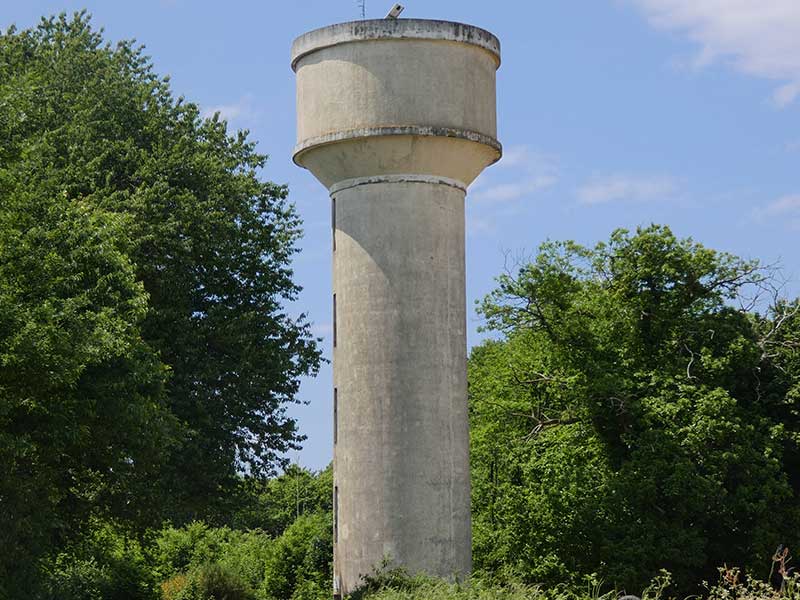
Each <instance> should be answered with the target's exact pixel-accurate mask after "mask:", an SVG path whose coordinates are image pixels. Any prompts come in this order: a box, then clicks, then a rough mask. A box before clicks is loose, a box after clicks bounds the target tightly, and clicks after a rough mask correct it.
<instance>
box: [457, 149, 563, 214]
mask: <svg viewBox="0 0 800 600" xmlns="http://www.w3.org/2000/svg"><path fill="white" fill-rule="evenodd" d="M497 175H500V177H497ZM496 179H505V181H502V180H501V181H496V182H495V180H496ZM509 180H510V181H509ZM556 182H558V169H557V167H556V161H555V159H554V158H553V157H551V156H548V155H546V154H542V153H539V152H534V151H532V150H531V149H530V148H528V147H527V146H510V147H509V148H507V149H505V150H504V151H503V158H502V159H501V160H500V162H499V163H498V164H497V169H496V170H492V171H489V173H488V174H485V175H482V176H481V177H480V178H479V179H478V181H476V182H475V184H474V185H473V186H472V191H471V193H470V197H471V198H473V199H475V200H478V201H486V202H509V201H512V200H517V199H519V198H523V197H525V196H528V195H530V194H533V193H535V192H538V191H540V190H543V189H546V188H549V187H552V186H553V185H555V184H556Z"/></svg>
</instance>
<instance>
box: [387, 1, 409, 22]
mask: <svg viewBox="0 0 800 600" xmlns="http://www.w3.org/2000/svg"><path fill="white" fill-rule="evenodd" d="M404 8H405V6H403V5H402V4H395V5H394V6H393V7H392V8H391V9H390V10H389V14H388V15H386V18H387V19H396V18H397V17H399V16H400V13H401V12H403V9H404Z"/></svg>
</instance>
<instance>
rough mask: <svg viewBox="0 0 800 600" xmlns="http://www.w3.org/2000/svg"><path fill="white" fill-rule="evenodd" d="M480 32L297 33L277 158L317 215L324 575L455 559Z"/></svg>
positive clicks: (445, 27)
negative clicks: (324, 430) (321, 219)
mask: <svg viewBox="0 0 800 600" xmlns="http://www.w3.org/2000/svg"><path fill="white" fill-rule="evenodd" d="M499 64H500V45H499V42H498V40H497V38H495V37H494V36H493V35H492V34H490V33H488V32H487V31H484V30H482V29H479V28H477V27H472V26H469V25H463V24H461V23H452V22H447V21H429V20H418V19H396V20H394V19H385V20H373V21H355V22H352V23H342V24H338V25H332V26H330V27H325V28H322V29H318V30H315V31H312V32H309V33H306V34H305V35H302V36H300V37H299V38H297V39H296V40H295V42H294V45H293V47H292V68H293V69H294V70H295V72H296V73H297V138H298V143H297V147H296V149H295V154H294V160H295V162H296V163H297V164H298V165H300V166H302V167H305V168H307V169H309V170H310V171H311V172H312V173H313V174H314V175H315V176H316V177H317V178H318V179H319V180H320V181H321V182H322V183H323V184H324V185H325V186H326V187H327V188H328V189H329V192H330V195H331V199H332V211H331V214H332V228H333V297H332V306H333V345H334V350H333V372H334V389H333V401H334V592H335V593H336V594H347V593H350V592H352V591H353V590H354V589H356V588H357V587H358V585H359V584H360V582H361V577H362V576H363V575H366V574H368V573H371V572H374V570H375V568H376V567H378V566H379V565H380V564H381V563H382V562H383V561H385V560H386V561H388V563H389V564H391V565H396V566H402V567H405V568H406V569H408V570H409V571H410V572H412V573H413V572H427V573H430V574H433V575H439V576H443V577H452V576H463V575H466V574H467V573H469V571H470V568H471V537H472V536H471V529H470V482H469V426H468V420H467V383H466V305H465V275H464V270H465V268H464V196H465V193H466V189H467V186H468V185H469V184H470V183H471V182H472V181H473V180H474V179H475V177H477V176H478V174H479V173H480V172H481V171H482V170H483V169H484V168H485V167H487V166H488V165H490V164H492V163H493V162H495V161H497V160H498V159H499V158H500V153H501V149H500V144H499V143H498V142H497V140H496V112H495V72H496V70H497V68H498V66H499Z"/></svg>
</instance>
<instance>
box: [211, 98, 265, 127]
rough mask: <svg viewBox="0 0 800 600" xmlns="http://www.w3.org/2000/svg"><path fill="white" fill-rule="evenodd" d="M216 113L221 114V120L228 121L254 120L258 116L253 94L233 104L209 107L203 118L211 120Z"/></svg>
mask: <svg viewBox="0 0 800 600" xmlns="http://www.w3.org/2000/svg"><path fill="white" fill-rule="evenodd" d="M215 113H219V116H220V119H225V120H226V121H236V120H246V119H252V118H254V117H256V116H257V115H258V111H257V110H256V109H255V103H254V98H253V95H252V94H245V95H244V96H242V97H241V98H239V100H237V101H236V102H233V103H232V104H220V105H218V106H209V107H208V108H207V109H206V110H204V111H203V118H204V119H210V118H211V117H213V116H214V114H215Z"/></svg>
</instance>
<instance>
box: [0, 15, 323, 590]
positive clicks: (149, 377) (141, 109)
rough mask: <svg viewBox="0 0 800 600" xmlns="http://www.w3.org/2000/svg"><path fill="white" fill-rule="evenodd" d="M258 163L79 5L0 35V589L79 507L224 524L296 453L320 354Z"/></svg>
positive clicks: (292, 217)
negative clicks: (299, 412) (306, 392)
mask: <svg viewBox="0 0 800 600" xmlns="http://www.w3.org/2000/svg"><path fill="white" fill-rule="evenodd" d="M265 161H266V157H265V156H264V155H261V154H259V153H257V152H256V150H255V144H254V143H253V142H251V141H248V138H247V133H246V132H239V133H238V134H235V135H231V134H229V133H228V131H227V126H226V123H225V122H224V121H220V120H219V119H218V118H217V117H216V116H215V117H214V118H212V119H204V118H202V117H201V115H200V112H199V109H198V107H197V106H196V105H194V104H192V103H189V102H186V101H184V100H183V98H174V97H173V96H172V93H171V91H170V88H169V84H168V81H167V80H166V79H161V78H159V77H158V76H157V75H156V74H155V73H154V71H153V69H152V66H151V63H150V61H149V59H148V58H147V57H146V56H145V55H144V54H143V53H142V49H141V48H138V47H136V46H135V45H134V44H133V43H131V42H122V43H119V44H117V45H116V46H111V45H109V44H106V43H104V41H103V39H102V35H101V33H100V32H98V31H95V30H93V29H92V27H91V24H90V22H89V18H88V17H87V16H85V14H76V15H75V16H74V17H71V18H68V17H66V16H63V15H62V16H60V17H57V18H51V19H44V20H42V22H41V23H40V24H39V26H38V27H36V28H34V29H31V30H27V31H21V32H20V31H16V30H14V29H13V28H12V29H10V30H9V31H8V32H6V33H5V34H2V35H0V538H1V539H0V544H2V546H3V552H2V558H0V581H1V582H3V583H5V582H7V581H9V578H8V577H7V574H8V573H9V572H12V571H13V572H15V573H19V572H20V571H19V569H21V568H23V567H24V566H25V565H32V564H33V563H34V562H35V561H34V560H33V559H34V558H35V557H36V556H38V555H39V554H40V553H41V551H44V550H57V549H58V548H59V547H60V545H61V544H62V542H63V541H64V540H66V539H68V538H69V537H70V535H71V534H72V533H74V532H75V531H76V530H77V528H78V527H79V526H80V524H81V523H83V522H85V519H86V517H87V514H88V512H90V511H91V510H94V511H96V512H98V513H107V514H108V515H109V516H111V517H118V518H122V519H126V520H128V521H129V522H134V521H135V522H136V523H138V524H140V525H142V524H145V523H158V522H159V519H160V517H162V516H168V517H170V518H172V519H174V520H175V521H177V522H187V521H189V520H191V519H192V518H197V517H203V518H209V519H216V520H223V516H224V514H227V513H229V512H230V511H231V510H232V508H231V506H232V503H234V501H235V499H236V498H237V496H236V495H235V494H233V492H234V491H236V490H238V489H240V488H241V485H242V484H241V482H242V477H241V476H240V474H241V473H242V472H246V473H248V476H250V477H262V476H265V475H270V474H272V473H274V472H275V469H276V467H278V466H283V465H285V464H286V459H285V458H283V457H284V455H285V452H286V451H287V450H290V449H293V448H297V447H298V444H299V442H300V441H301V440H302V436H301V435H300V434H299V432H298V430H297V426H296V423H295V421H294V420H293V419H291V418H290V417H288V416H287V414H286V412H285V410H286V406H287V404H288V403H291V402H294V401H296V392H297V390H298V385H299V380H300V377H301V376H303V375H307V374H314V373H315V372H316V370H317V367H318V364H319V360H320V355H319V351H318V349H317V346H316V342H315V340H314V339H313V338H312V336H311V334H310V329H309V326H308V323H307V321H306V318H305V316H304V315H300V316H299V317H293V316H291V315H290V314H289V312H288V311H287V304H288V303H289V302H291V301H293V300H294V299H295V298H296V295H297V292H298V290H299V288H298V287H297V286H296V285H295V284H294V283H293V281H292V270H291V268H290V260H291V257H292V255H293V254H294V253H295V252H296V242H297V240H298V238H299V236H300V235H301V230H300V221H299V218H298V216H297V214H296V213H295V211H294V208H293V206H292V205H291V204H290V203H288V202H287V200H286V194H287V191H286V189H285V187H283V186H277V185H274V184H272V183H268V182H264V181H262V180H260V179H259V176H258V173H259V171H260V169H262V167H263V166H264V164H265ZM20 578H21V576H20V575H17V577H16V579H17V580H19V579H20Z"/></svg>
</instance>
